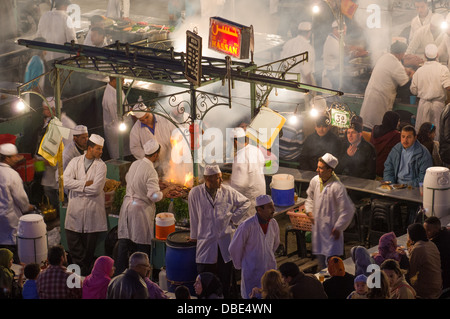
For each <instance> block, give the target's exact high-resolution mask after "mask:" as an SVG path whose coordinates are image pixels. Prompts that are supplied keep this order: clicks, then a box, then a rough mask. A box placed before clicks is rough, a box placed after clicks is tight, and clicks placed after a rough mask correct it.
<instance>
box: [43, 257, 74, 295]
mask: <svg viewBox="0 0 450 319" xmlns="http://www.w3.org/2000/svg"><path fill="white" fill-rule="evenodd" d="M70 275H73V274H72V273H71V272H68V271H67V269H66V267H63V266H53V265H50V266H49V267H48V268H47V269H45V270H44V271H42V272H41V273H40V274H39V276H38V278H37V288H38V294H39V299H80V298H81V287H80V288H69V287H68V285H67V278H68V277H69V276H70ZM80 281H81V279H80Z"/></svg>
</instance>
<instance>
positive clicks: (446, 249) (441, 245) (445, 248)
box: [431, 227, 450, 289]
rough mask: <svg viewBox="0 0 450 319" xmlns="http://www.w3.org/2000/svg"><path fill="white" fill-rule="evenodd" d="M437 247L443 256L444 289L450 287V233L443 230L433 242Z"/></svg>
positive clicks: (445, 229)
mask: <svg viewBox="0 0 450 319" xmlns="http://www.w3.org/2000/svg"><path fill="white" fill-rule="evenodd" d="M431 241H432V242H433V243H435V245H436V246H437V248H438V250H439V253H440V255H441V269H442V289H445V288H449V287H450V231H449V230H448V229H447V228H445V227H444V228H442V229H441V231H440V232H439V233H438V234H437V235H436V236H435V237H434V238H433V239H432V240H431Z"/></svg>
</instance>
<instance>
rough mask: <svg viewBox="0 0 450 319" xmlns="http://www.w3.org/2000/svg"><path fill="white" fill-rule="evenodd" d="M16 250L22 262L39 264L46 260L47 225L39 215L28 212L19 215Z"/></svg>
mask: <svg viewBox="0 0 450 319" xmlns="http://www.w3.org/2000/svg"><path fill="white" fill-rule="evenodd" d="M17 250H18V254H19V259H20V262H22V263H25V264H29V263H37V264H40V263H42V262H45V261H46V260H47V252H48V243H47V226H46V224H45V222H44V218H43V217H42V216H41V215H38V214H28V215H24V216H22V217H20V219H19V226H18V229H17Z"/></svg>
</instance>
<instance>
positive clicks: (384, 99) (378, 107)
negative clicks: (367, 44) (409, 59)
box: [360, 53, 409, 129]
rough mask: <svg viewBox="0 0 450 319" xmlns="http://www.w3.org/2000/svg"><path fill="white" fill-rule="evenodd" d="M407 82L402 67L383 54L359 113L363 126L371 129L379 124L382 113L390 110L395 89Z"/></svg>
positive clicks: (407, 79)
mask: <svg viewBox="0 0 450 319" xmlns="http://www.w3.org/2000/svg"><path fill="white" fill-rule="evenodd" d="M408 81H409V77H408V74H407V73H406V71H405V68H404V66H403V65H402V63H401V62H400V61H399V60H398V59H397V58H396V57H395V56H394V55H393V54H391V53H385V54H384V55H382V56H381V57H380V58H379V59H378V60H377V62H376V64H375V67H374V69H373V71H372V75H371V76H370V80H369V83H368V84H367V87H366V91H365V93H364V101H363V103H362V106H361V111H360V116H361V117H362V118H363V119H364V126H366V127H368V128H370V129H372V128H373V127H374V125H379V124H381V122H382V121H383V116H384V113H386V112H387V111H391V110H392V107H393V105H394V101H395V97H396V96H397V87H398V86H403V85H405V84H406V83H408Z"/></svg>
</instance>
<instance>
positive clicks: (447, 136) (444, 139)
mask: <svg viewBox="0 0 450 319" xmlns="http://www.w3.org/2000/svg"><path fill="white" fill-rule="evenodd" d="M439 155H441V159H442V161H443V162H444V163H446V164H447V165H448V164H449V163H450V104H447V105H446V106H445V108H444V112H442V115H441V122H440V123H439Z"/></svg>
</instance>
